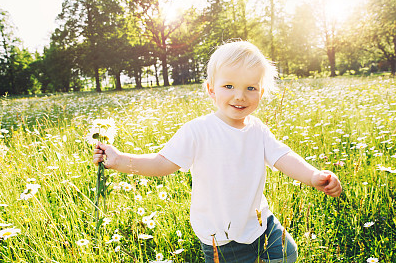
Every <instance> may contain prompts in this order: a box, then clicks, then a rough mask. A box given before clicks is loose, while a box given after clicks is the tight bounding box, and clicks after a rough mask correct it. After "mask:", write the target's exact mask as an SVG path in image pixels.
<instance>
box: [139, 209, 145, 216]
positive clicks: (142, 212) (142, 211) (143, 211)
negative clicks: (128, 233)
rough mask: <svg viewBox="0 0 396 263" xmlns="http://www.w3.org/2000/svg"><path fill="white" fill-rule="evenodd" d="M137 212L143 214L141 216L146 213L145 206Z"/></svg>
mask: <svg viewBox="0 0 396 263" xmlns="http://www.w3.org/2000/svg"><path fill="white" fill-rule="evenodd" d="M137 213H138V214H139V215H141V216H142V215H144V213H145V210H144V208H143V207H139V208H138V211H137Z"/></svg>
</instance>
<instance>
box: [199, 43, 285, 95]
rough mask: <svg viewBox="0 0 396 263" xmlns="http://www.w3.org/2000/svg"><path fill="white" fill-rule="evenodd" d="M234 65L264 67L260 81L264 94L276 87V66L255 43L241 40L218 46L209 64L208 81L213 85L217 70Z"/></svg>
mask: <svg viewBox="0 0 396 263" xmlns="http://www.w3.org/2000/svg"><path fill="white" fill-rule="evenodd" d="M234 65H240V66H243V67H246V68H254V67H260V68H262V70H263V77H262V79H261V81H260V88H262V89H264V94H265V95H267V96H268V95H269V94H270V93H271V92H273V91H274V90H275V89H276V88H275V78H276V77H277V75H278V74H277V70H276V67H275V66H274V65H273V63H272V62H270V61H269V60H267V59H266V58H265V56H264V55H263V54H262V53H261V51H260V50H259V49H258V48H257V47H256V46H255V45H253V44H251V43H249V42H247V41H241V40H239V41H232V42H228V43H225V44H223V45H221V46H219V47H217V49H216V51H215V52H214V53H213V54H212V55H211V57H210V59H209V62H208V65H207V79H206V83H209V85H210V86H213V85H214V78H215V76H216V72H217V71H218V70H219V69H220V68H221V67H223V66H234Z"/></svg>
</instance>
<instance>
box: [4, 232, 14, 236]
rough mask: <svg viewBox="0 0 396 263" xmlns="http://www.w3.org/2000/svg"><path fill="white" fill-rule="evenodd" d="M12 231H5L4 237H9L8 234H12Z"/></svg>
mask: <svg viewBox="0 0 396 263" xmlns="http://www.w3.org/2000/svg"><path fill="white" fill-rule="evenodd" d="M11 234H12V233H11V232H5V233H4V234H3V237H8V236H11Z"/></svg>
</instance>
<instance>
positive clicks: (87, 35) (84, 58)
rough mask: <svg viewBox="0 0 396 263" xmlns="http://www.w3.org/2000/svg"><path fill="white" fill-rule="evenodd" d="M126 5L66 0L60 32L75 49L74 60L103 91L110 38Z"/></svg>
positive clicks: (109, 0)
mask: <svg viewBox="0 0 396 263" xmlns="http://www.w3.org/2000/svg"><path fill="white" fill-rule="evenodd" d="M121 11H122V9H121V8H120V6H119V3H118V1H117V0H65V1H64V2H63V5H62V12H61V13H60V14H59V15H58V18H57V19H58V21H60V22H61V23H62V25H61V27H60V28H59V30H60V31H61V34H59V36H61V37H63V38H65V41H64V42H65V43H68V46H72V47H73V48H74V49H75V55H76V57H75V59H74V63H75V64H76V66H78V67H79V68H80V69H81V71H82V72H83V73H84V74H86V75H88V76H93V77H94V79H95V87H96V90H97V91H98V92H100V91H101V81H100V71H101V69H104V68H105V67H106V62H108V61H106V54H107V53H106V51H108V49H106V48H107V47H108V45H107V46H106V39H109V36H111V35H112V34H113V33H114V30H113V29H114V28H113V26H114V24H115V21H116V20H117V17H118V15H119V12H121Z"/></svg>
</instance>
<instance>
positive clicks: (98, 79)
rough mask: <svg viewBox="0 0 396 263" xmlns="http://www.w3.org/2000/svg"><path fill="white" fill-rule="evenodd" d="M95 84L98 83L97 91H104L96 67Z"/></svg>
mask: <svg viewBox="0 0 396 263" xmlns="http://www.w3.org/2000/svg"><path fill="white" fill-rule="evenodd" d="M95 83H96V91H97V92H102V89H101V88H100V78H99V69H98V67H97V66H95Z"/></svg>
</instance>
